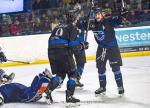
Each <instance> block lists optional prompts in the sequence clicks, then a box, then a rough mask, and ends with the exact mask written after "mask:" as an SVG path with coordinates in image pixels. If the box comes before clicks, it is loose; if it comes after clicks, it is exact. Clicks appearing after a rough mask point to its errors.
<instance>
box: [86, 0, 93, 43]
mask: <svg viewBox="0 0 150 108" xmlns="http://www.w3.org/2000/svg"><path fill="white" fill-rule="evenodd" d="M93 7H94V1H93V0H91V7H90V12H89V14H88V21H87V28H86V35H85V42H87V35H88V31H89V28H90V15H91V12H92V8H93Z"/></svg>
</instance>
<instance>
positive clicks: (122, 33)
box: [0, 26, 150, 67]
mask: <svg viewBox="0 0 150 108" xmlns="http://www.w3.org/2000/svg"><path fill="white" fill-rule="evenodd" d="M115 31H116V38H117V41H118V44H119V47H120V51H121V55H122V57H138V56H150V26H143V27H131V28H119V29H115ZM49 36H50V34H38V35H30V36H29V35H26V36H14V37H1V38H0V46H1V47H2V49H3V52H5V55H6V57H7V58H8V59H11V60H19V61H27V62H30V65H31V64H44V63H48V56H47V48H48V39H49ZM87 41H88V42H89V44H90V46H89V49H88V50H86V56H87V60H95V53H96V49H97V43H96V42H95V39H94V36H93V33H92V32H91V31H89V32H88V38H87ZM18 65H27V64H23V63H17V62H16V63H14V62H7V63H4V64H0V67H7V66H18ZM28 65H29V64H28Z"/></svg>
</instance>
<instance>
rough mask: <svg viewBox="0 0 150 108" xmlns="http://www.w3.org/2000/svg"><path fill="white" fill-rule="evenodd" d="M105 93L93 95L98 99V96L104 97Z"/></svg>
mask: <svg viewBox="0 0 150 108" xmlns="http://www.w3.org/2000/svg"><path fill="white" fill-rule="evenodd" d="M105 95H106V92H103V93H100V94H95V97H99V96H105Z"/></svg>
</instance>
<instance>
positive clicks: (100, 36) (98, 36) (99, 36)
mask: <svg viewBox="0 0 150 108" xmlns="http://www.w3.org/2000/svg"><path fill="white" fill-rule="evenodd" d="M94 36H95V38H96V39H97V40H99V41H103V40H104V39H105V34H104V32H103V31H99V32H96V33H94Z"/></svg>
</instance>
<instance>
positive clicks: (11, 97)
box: [0, 69, 50, 105]
mask: <svg viewBox="0 0 150 108" xmlns="http://www.w3.org/2000/svg"><path fill="white" fill-rule="evenodd" d="M46 71H47V70H45V71H44V72H43V73H40V74H39V75H36V76H35V77H34V79H33V81H32V83H31V85H30V86H29V87H27V86H25V85H23V84H20V83H8V82H9V79H7V78H4V77H3V76H0V105H2V104H3V103H10V102H36V101H38V100H39V99H41V98H42V94H43V93H45V91H46V88H47V86H48V84H49V83H50V78H49V77H48V76H49V75H48V74H47V72H46ZM0 73H5V72H4V70H2V69H1V70H0ZM9 76H10V75H9ZM11 79H13V78H11Z"/></svg>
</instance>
